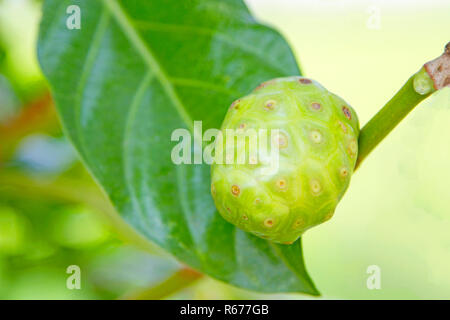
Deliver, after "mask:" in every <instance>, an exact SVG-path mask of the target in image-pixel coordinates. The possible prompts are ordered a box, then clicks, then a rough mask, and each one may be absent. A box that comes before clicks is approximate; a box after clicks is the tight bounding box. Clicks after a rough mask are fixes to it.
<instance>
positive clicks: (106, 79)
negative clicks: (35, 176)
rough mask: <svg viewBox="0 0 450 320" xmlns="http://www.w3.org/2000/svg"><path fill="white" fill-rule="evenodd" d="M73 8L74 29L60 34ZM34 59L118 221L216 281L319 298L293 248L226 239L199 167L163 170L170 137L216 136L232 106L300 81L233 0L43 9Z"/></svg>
mask: <svg viewBox="0 0 450 320" xmlns="http://www.w3.org/2000/svg"><path fill="white" fill-rule="evenodd" d="M71 4H77V5H79V7H80V8H81V16H82V23H81V29H80V30H76V29H75V30H69V29H67V28H66V19H67V18H68V17H69V15H68V14H66V8H67V7H68V6H69V5H71ZM38 51H39V60H40V63H41V66H42V69H43V71H44V73H45V75H46V77H47V79H48V80H49V83H50V85H51V88H52V92H53V95H54V98H55V100H56V104H57V106H58V109H59V112H60V115H61V118H62V122H63V125H64V128H65V132H66V134H67V135H68V136H69V137H70V139H71V140H72V142H73V143H74V145H75V146H76V148H77V149H78V151H79V153H80V155H81V157H82V159H83V161H84V162H85V164H86V165H87V167H88V168H89V169H90V171H91V173H92V174H93V175H94V176H95V178H96V179H97V181H98V182H99V184H100V185H101V186H102V187H103V188H104V190H105V191H106V193H107V194H108V196H109V197H110V199H111V201H112V202H113V204H114V205H115V207H116V208H117V211H118V212H119V213H120V214H121V215H122V217H123V218H124V219H125V220H126V221H127V222H128V223H130V224H131V225H133V226H134V227H135V228H136V229H137V230H138V231H139V232H140V233H142V234H143V235H145V236H146V237H147V238H148V239H150V240H151V241H153V242H155V243H156V244H158V245H159V246H161V247H162V248H164V249H166V250H168V251H169V252H171V253H172V254H173V255H175V256H176V257H177V258H178V259H180V260H181V261H183V262H185V263H187V264H189V265H191V266H192V267H193V268H195V269H198V270H200V271H202V272H204V273H207V274H209V275H211V276H213V277H215V278H217V279H220V280H223V281H226V282H229V283H232V284H234V285H236V286H240V287H244V288H249V289H253V290H258V291H263V292H305V293H309V294H318V292H317V290H316V289H315V287H314V284H313V283H312V281H311V280H310V278H309V276H308V274H307V272H306V270H305V266H304V263H303V258H302V249H301V242H300V241H298V242H297V243H295V244H294V245H292V246H281V245H274V244H271V243H269V242H267V241H264V240H261V239H258V238H256V237H254V236H252V235H250V234H247V233H245V232H242V231H240V230H238V229H236V228H235V227H234V226H232V225H231V224H229V223H227V222H225V221H224V220H223V219H222V218H221V217H220V215H219V214H218V213H217V212H216V210H215V207H214V204H213V201H212V199H211V196H210V192H209V188H210V187H209V186H210V182H209V178H210V177H209V166H207V165H204V164H202V165H174V164H173V163H172V161H171V157H170V155H171V149H172V147H173V146H174V145H175V143H174V142H171V133H172V131H173V130H174V129H176V128H187V129H189V130H192V127H193V121H194V120H201V121H203V130H206V129H208V128H218V127H220V124H221V121H222V119H223V117H224V115H225V113H226V110H227V107H228V105H229V104H230V103H231V102H232V101H233V100H234V99H236V98H238V97H240V96H242V95H245V94H247V93H248V92H249V91H250V90H251V89H252V88H254V87H255V86H256V85H257V84H259V83H260V82H262V81H264V80H267V79H270V78H274V77H280V76H287V75H292V74H298V73H299V70H298V67H297V64H296V62H295V59H294V57H293V55H292V53H291V50H290V48H289V46H288V45H287V44H286V42H285V41H284V40H283V38H282V37H281V36H280V35H279V34H278V33H277V32H275V31H274V30H272V29H270V28H267V27H265V26H263V25H261V24H258V23H256V22H255V20H254V18H253V17H252V16H251V15H250V13H249V11H248V9H247V8H246V6H245V5H244V3H243V2H242V1H241V0H226V1H225V0H152V1H147V0H123V1H116V0H104V1H100V0H79V1H69V0H48V1H45V4H44V14H43V20H42V25H41V31H40V38H39V48H38Z"/></svg>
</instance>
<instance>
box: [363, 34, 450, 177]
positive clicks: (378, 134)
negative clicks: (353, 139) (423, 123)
mask: <svg viewBox="0 0 450 320" xmlns="http://www.w3.org/2000/svg"><path fill="white" fill-rule="evenodd" d="M448 86H450V42H449V43H448V44H447V46H446V47H445V51H444V53H443V54H442V55H441V56H440V57H438V58H436V59H434V60H432V61H429V62H427V63H425V64H424V66H423V67H422V68H421V69H420V71H419V72H417V73H416V74H414V75H413V76H412V77H411V78H409V80H408V81H407V82H406V83H405V84H404V86H403V87H402V88H401V89H400V90H399V91H398V92H397V93H396V94H395V96H394V97H393V98H392V99H391V100H389V102H388V103H387V104H386V105H385V106H384V107H383V108H382V109H381V110H380V111H379V112H378V113H377V114H376V115H375V116H374V117H373V118H372V119H371V120H370V121H369V122H368V123H367V124H366V125H365V126H364V128H362V129H361V132H360V134H359V151H358V159H357V161H356V166H355V170H356V169H357V168H358V167H359V166H360V165H361V163H362V162H363V161H364V159H365V158H367V156H368V155H369V154H370V153H371V152H372V150H373V149H375V147H376V146H377V145H378V144H379V143H380V142H381V141H382V140H383V139H384V138H385V137H386V136H387V135H388V134H389V133H390V132H391V131H392V130H393V129H394V128H395V127H396V126H397V125H398V124H399V123H400V121H402V120H403V119H404V118H405V117H406V115H407V114H408V113H409V112H411V110H412V109H414V107H415V106H417V105H418V104H419V103H420V102H421V101H423V100H424V99H426V98H427V97H428V96H430V95H431V94H432V93H433V92H435V91H436V90H439V89H442V88H444V87H448Z"/></svg>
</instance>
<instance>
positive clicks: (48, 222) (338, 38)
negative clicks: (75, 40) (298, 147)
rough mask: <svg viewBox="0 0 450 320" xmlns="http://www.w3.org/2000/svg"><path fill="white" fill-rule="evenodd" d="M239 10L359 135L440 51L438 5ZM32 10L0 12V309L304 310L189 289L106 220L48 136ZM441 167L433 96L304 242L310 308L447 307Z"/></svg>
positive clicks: (449, 263)
mask: <svg viewBox="0 0 450 320" xmlns="http://www.w3.org/2000/svg"><path fill="white" fill-rule="evenodd" d="M246 2H247V4H248V5H249V7H250V8H251V10H252V11H253V13H254V14H255V15H256V17H257V18H259V19H260V20H261V21H263V22H265V23H267V24H269V25H271V26H273V27H275V28H277V29H278V30H279V31H281V32H282V33H283V35H284V36H285V37H286V39H287V40H288V42H289V43H290V44H291V46H292V47H293V50H294V51H295V53H296V55H297V58H298V60H299V62H300V64H301V67H302V70H303V72H304V74H305V75H307V76H309V77H312V78H314V79H316V80H318V81H319V82H321V83H322V84H323V85H324V86H325V87H327V88H328V89H329V90H331V91H333V92H335V93H337V94H338V95H340V96H342V97H344V98H345V99H346V100H347V101H348V102H349V103H350V104H351V105H352V106H353V107H354V108H355V109H356V110H357V112H358V114H359V117H360V122H361V124H362V125H363V124H364V123H366V122H367V121H368V120H369V119H370V117H371V116H373V115H374V114H375V113H376V112H377V110H378V109H380V108H381V106H383V104H384V103H385V102H386V101H387V100H388V99H389V98H390V97H391V96H392V95H393V94H394V93H395V92H396V91H397V90H398V89H399V88H400V87H401V86H402V84H403V83H404V82H405V81H406V80H407V79H408V78H409V76H411V75H412V74H413V73H414V72H415V71H417V70H418V69H419V68H420V66H421V65H422V64H423V63H424V62H426V61H428V60H430V59H432V58H434V57H436V56H438V55H440V54H441V52H442V50H443V47H444V45H445V44H446V43H447V42H448V41H449V40H450V2H449V1H448V0H422V1H418V0H403V1H400V0H397V1H394V0H390V1H389V0H385V1H380V0H378V1H376V0H372V1H369V0H352V1H350V0H277V1H274V0H247V1H246ZM40 7H41V1H38V0H0V299H117V298H127V297H131V298H171V299H177V298H187V299H236V298H240V299H247V298H248V299H266V298H271V299H278V298H280V299H285V298H287V299H311V297H308V296H305V295H298V294H286V295H281V294H278V295H267V294H257V293H254V292H248V291H244V290H240V289H236V288H233V287H231V286H228V285H226V284H223V283H221V282H218V281H215V280H213V279H210V278H207V277H201V278H199V277H198V276H197V275H195V274H191V273H189V271H187V270H185V269H184V267H183V266H181V265H180V264H179V263H178V262H176V261H175V260H173V259H172V258H171V257H170V256H168V255H167V254H164V253H163V252H160V251H159V250H157V249H155V248H153V247H152V246H151V245H149V244H148V243H146V242H145V241H143V240H142V238H140V237H139V236H138V235H136V234H135V233H134V232H133V231H132V230H131V229H129V228H127V226H125V225H124V224H123V223H121V221H119V220H117V219H112V218H111V215H109V214H108V212H109V211H110V210H111V208H110V206H109V204H108V203H106V202H105V200H104V197H103V195H102V194H101V192H100V191H98V189H97V187H96V186H95V184H94V183H93V182H92V180H91V178H90V177H89V175H88V174H87V173H86V171H85V169H84V168H83V166H82V165H81V164H80V163H79V161H78V160H77V155H76V152H75V151H74V150H73V148H72V147H71V145H70V144H69V143H68V141H67V140H66V139H65V138H64V136H63V135H62V133H61V130H60V126H59V121H58V119H57V116H56V114H55V111H54V107H53V105H52V102H51V98H50V97H49V93H48V88H47V85H46V82H45V79H44V78H43V76H42V74H41V72H40V70H39V66H38V63H37V59H36V49H35V48H36V40H37V32H38V25H39V19H40V16H41V13H40ZM268 54H270V52H268ZM449 166H450V90H449V89H446V90H442V91H440V92H438V93H437V94H435V95H433V96H432V97H431V98H429V99H427V100H426V101H424V102H423V103H422V104H421V105H419V106H418V107H417V108H416V110H414V111H413V113H411V114H410V115H409V116H408V117H407V118H406V120H404V121H403V122H402V123H401V124H400V125H399V126H398V128H397V129H396V130H395V131H394V132H393V133H392V134H391V135H389V137H388V138H387V139H386V140H385V141H383V142H382V144H381V145H380V146H379V147H378V148H377V149H376V150H375V152H374V153H373V154H372V155H371V156H370V157H369V158H368V159H367V160H366V161H365V163H364V164H363V166H362V167H361V169H360V170H358V172H357V173H356V174H355V175H354V177H353V180H352V183H351V186H350V188H349V190H348V192H347V194H346V196H345V197H344V199H343V201H342V202H341V204H340V205H339V207H338V209H337V211H336V214H335V216H334V218H333V219H332V220H331V221H330V222H328V223H326V224H324V225H322V226H319V227H316V228H314V229H312V230H310V231H308V232H307V233H306V234H305V236H304V238H303V239H304V251H305V259H306V264H307V267H308V269H309V272H310V274H311V276H312V278H313V279H314V280H315V282H316V285H317V286H318V288H319V289H320V291H321V292H322V294H323V296H322V297H321V298H320V299H395V298H396V299H448V298H450V273H449V270H450V232H449V231H450V168H449ZM70 265H78V266H80V268H81V272H82V289H81V290H68V289H67V288H66V279H67V277H68V276H69V275H68V274H66V269H67V267H68V266H70ZM371 265H376V266H378V267H379V268H380V271H381V289H379V290H369V289H368V288H367V285H366V281H367V278H368V277H369V274H367V268H368V267H369V266H371ZM174 275H175V276H174ZM193 280H196V281H193ZM152 288H157V290H153V289H152ZM175 288H176V290H175Z"/></svg>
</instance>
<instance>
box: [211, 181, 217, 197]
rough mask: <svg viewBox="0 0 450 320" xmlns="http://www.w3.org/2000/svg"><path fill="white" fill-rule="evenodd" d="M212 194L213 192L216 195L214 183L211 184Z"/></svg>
mask: <svg viewBox="0 0 450 320" xmlns="http://www.w3.org/2000/svg"><path fill="white" fill-rule="evenodd" d="M211 194H212V195H213V196H215V195H216V186H215V185H214V184H213V183H212V184H211Z"/></svg>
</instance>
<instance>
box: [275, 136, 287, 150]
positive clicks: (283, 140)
mask: <svg viewBox="0 0 450 320" xmlns="http://www.w3.org/2000/svg"><path fill="white" fill-rule="evenodd" d="M274 142H275V143H276V145H277V146H278V149H284V148H287V146H288V144H289V142H288V137H287V135H286V134H284V133H283V132H278V134H277V135H276V136H275V141H274Z"/></svg>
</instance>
